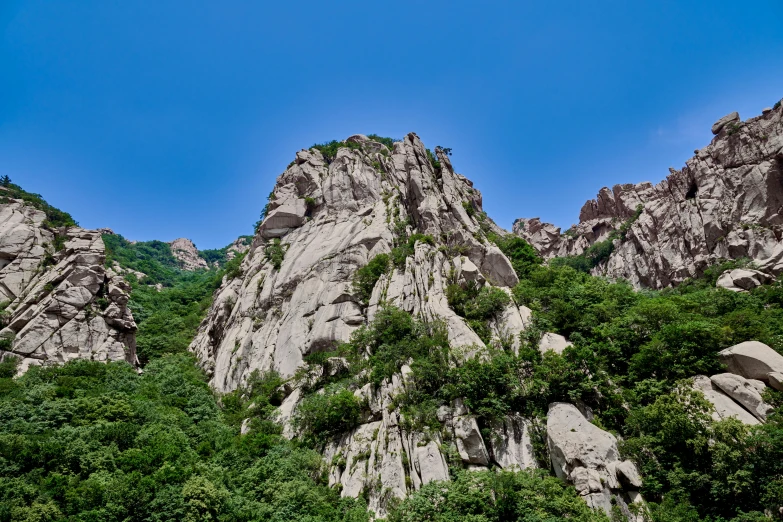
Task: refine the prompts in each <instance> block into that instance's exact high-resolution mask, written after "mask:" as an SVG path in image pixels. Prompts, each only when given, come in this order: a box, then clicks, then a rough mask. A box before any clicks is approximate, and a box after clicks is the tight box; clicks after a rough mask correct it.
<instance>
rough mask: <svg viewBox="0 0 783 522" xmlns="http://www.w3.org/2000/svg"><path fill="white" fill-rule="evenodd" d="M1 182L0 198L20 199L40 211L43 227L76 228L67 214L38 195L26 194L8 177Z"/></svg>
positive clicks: (73, 221) (74, 222)
mask: <svg viewBox="0 0 783 522" xmlns="http://www.w3.org/2000/svg"><path fill="white" fill-rule="evenodd" d="M3 181H4V183H3V184H2V186H3V187H4V188H5V190H3V191H0V198H2V199H7V198H13V199H21V200H22V201H24V203H25V204H26V205H29V206H31V207H33V208H37V209H38V210H42V211H43V212H44V213H45V214H46V221H44V226H45V227H47V228H50V229H54V228H60V227H75V226H78V223H76V221H75V220H74V219H73V217H72V216H71V215H70V214H69V213H67V212H63V211H62V210H60V209H59V208H56V207H53V206H52V205H50V204H49V203H47V202H46V200H44V199H43V197H42V196H41V195H40V194H34V193H32V192H27V191H26V190H24V189H23V188H22V187H20V186H19V185H17V184H15V183H12V182H11V178H9V177H8V176H5V177H4V178H3Z"/></svg>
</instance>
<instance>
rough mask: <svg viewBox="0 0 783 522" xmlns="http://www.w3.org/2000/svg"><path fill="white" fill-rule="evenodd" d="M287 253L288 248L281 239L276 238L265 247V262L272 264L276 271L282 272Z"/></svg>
mask: <svg viewBox="0 0 783 522" xmlns="http://www.w3.org/2000/svg"><path fill="white" fill-rule="evenodd" d="M285 251H286V247H285V245H283V244H282V243H281V242H280V239H279V238H274V239H272V240H271V241H270V242H269V243H267V244H266V246H265V247H264V260H265V261H268V262H269V263H272V266H273V267H275V270H280V267H281V266H283V258H284V257H285Z"/></svg>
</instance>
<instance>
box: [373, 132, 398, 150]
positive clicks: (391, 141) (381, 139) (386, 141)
mask: <svg viewBox="0 0 783 522" xmlns="http://www.w3.org/2000/svg"><path fill="white" fill-rule="evenodd" d="M367 137H368V138H370V139H371V140H373V141H377V142H378V143H382V144H383V145H386V148H388V149H389V150H390V151H392V150H394V142H395V141H399V140H395V139H392V138H385V137H383V136H378V135H377V134H368V135H367Z"/></svg>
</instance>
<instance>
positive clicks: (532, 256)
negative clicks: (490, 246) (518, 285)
mask: <svg viewBox="0 0 783 522" xmlns="http://www.w3.org/2000/svg"><path fill="white" fill-rule="evenodd" d="M490 239H491V240H492V241H493V242H494V243H495V244H496V245H497V246H498V248H500V250H501V252H503V253H504V254H505V255H506V257H507V258H508V260H509V261H511V266H512V267H513V268H514V272H516V274H517V276H518V277H519V278H520V279H522V278H524V277H527V275H528V274H529V273H530V271H531V270H533V268H535V267H537V266H538V265H540V264H541V262H542V260H541V258H540V257H539V256H538V253H536V250H535V249H534V248H533V247H532V246H530V244H529V243H528V242H527V241H525V240H524V239H522V238H521V237H518V236H513V235H508V236H503V237H500V236H494V237H491V238H490Z"/></svg>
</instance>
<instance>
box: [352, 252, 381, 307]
mask: <svg viewBox="0 0 783 522" xmlns="http://www.w3.org/2000/svg"><path fill="white" fill-rule="evenodd" d="M388 270H389V255H388V254H378V255H377V256H375V257H374V258H372V259H371V260H370V262H369V263H367V264H366V265H365V266H363V267H362V268H360V269H359V270H357V271H356V274H355V275H354V278H353V289H354V292H356V296H357V297H358V298H359V300H360V301H361V302H363V303H365V304H366V303H367V302H368V301H369V300H370V296H371V295H372V290H373V288H375V283H377V282H378V279H380V278H381V276H382V275H383V274H385V273H386V272H387V271H388Z"/></svg>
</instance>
